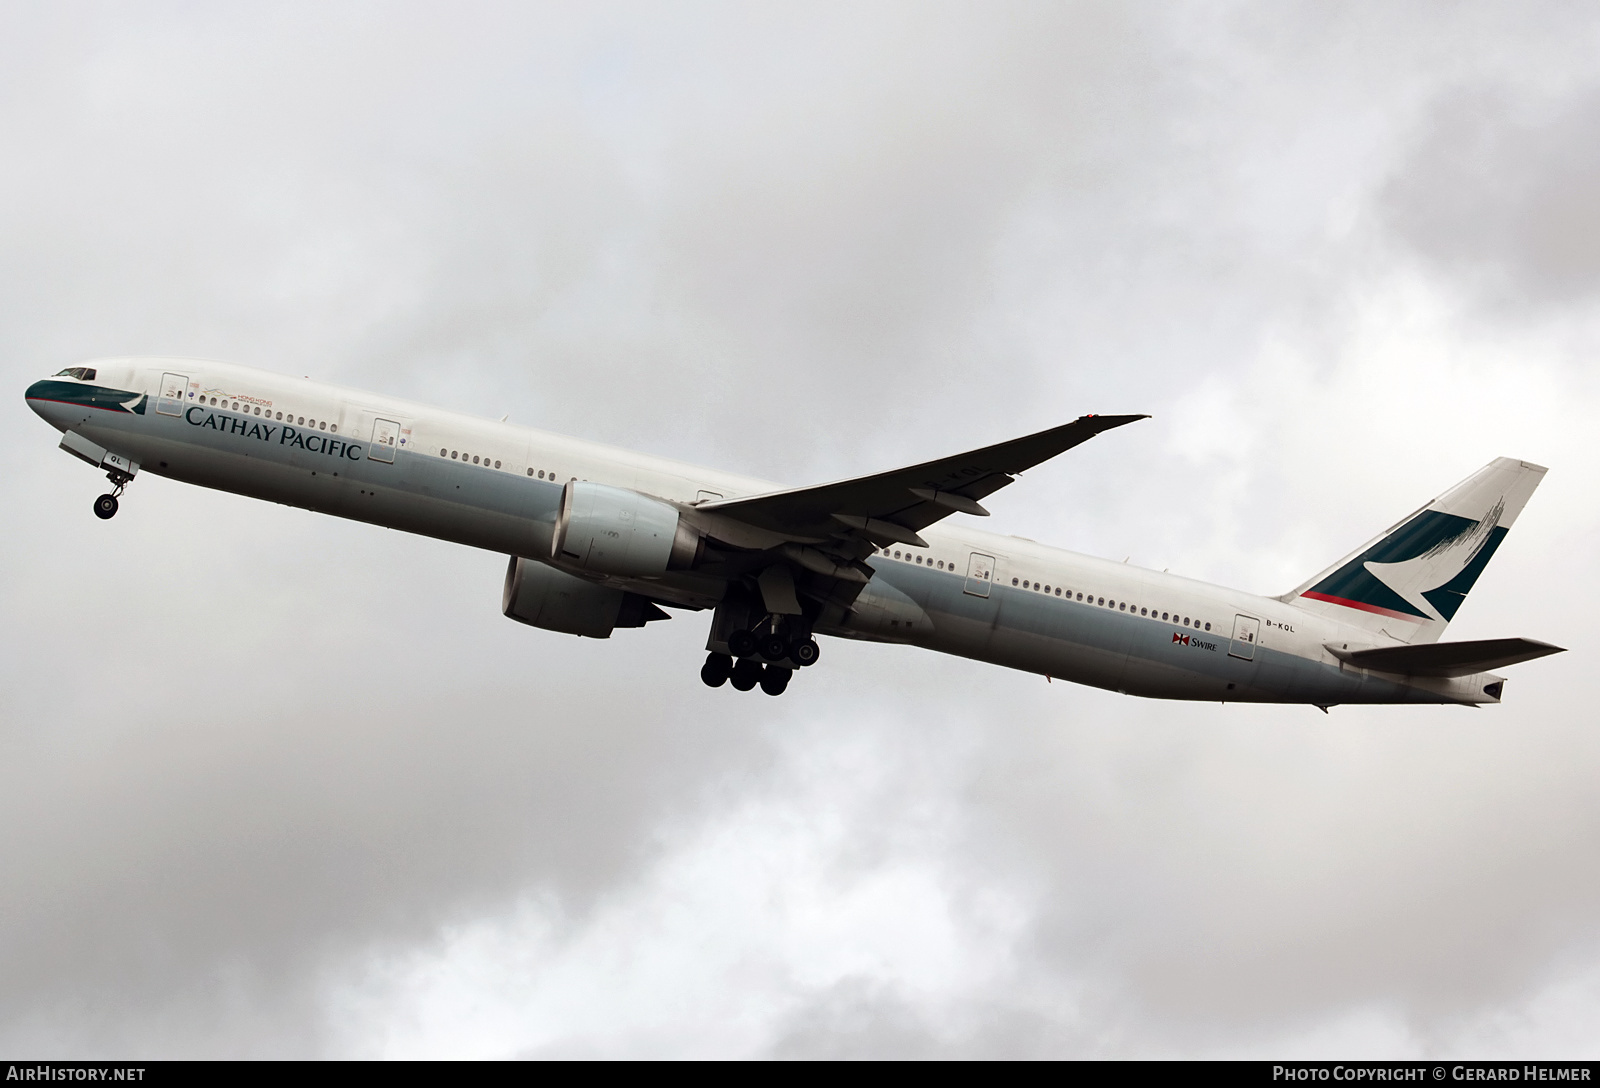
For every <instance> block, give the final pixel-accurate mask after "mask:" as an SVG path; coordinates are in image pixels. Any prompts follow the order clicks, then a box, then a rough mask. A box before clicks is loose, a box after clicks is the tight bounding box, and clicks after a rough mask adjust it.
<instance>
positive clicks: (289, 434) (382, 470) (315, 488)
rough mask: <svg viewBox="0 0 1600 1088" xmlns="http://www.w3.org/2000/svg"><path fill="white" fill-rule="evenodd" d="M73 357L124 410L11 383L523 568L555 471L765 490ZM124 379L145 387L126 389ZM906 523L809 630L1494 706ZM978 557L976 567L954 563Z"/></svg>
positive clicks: (633, 460)
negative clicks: (909, 533)
mask: <svg viewBox="0 0 1600 1088" xmlns="http://www.w3.org/2000/svg"><path fill="white" fill-rule="evenodd" d="M92 366H93V368H94V370H95V378H94V380H93V381H92V382H84V383H81V384H82V385H83V386H85V387H90V386H92V387H94V389H97V390H101V391H105V390H110V391H125V392H126V394H127V398H128V402H127V404H124V405H123V406H122V407H120V408H119V407H117V406H116V405H115V404H111V403H109V402H106V398H105V397H104V396H100V403H91V401H93V400H94V397H93V396H90V395H89V394H88V393H85V394H84V395H83V396H82V397H79V396H77V395H76V394H75V393H74V392H73V391H72V390H71V389H69V388H67V386H69V385H71V384H72V383H71V381H70V380H69V381H68V382H66V383H62V382H61V381H60V380H59V379H58V380H56V381H54V382H40V383H38V384H37V385H36V386H34V387H33V389H30V391H29V402H30V404H31V405H32V407H33V408H34V410H35V411H37V412H38V413H39V414H40V415H41V416H43V417H44V418H45V419H47V420H48V421H49V422H50V423H51V424H52V425H54V426H55V427H56V428H57V429H59V430H62V431H63V432H67V433H69V434H72V435H78V436H80V437H81V438H82V439H84V440H86V441H87V442H89V443H92V444H94V445H96V446H98V447H103V448H104V449H105V450H107V451H110V452H111V454H114V455H117V456H119V457H121V458H125V459H127V460H129V461H132V462H134V463H136V464H137V466H138V467H139V468H140V469H141V470H142V471H146V472H153V473H156V474H158V475H162V476H167V477H171V478H173V479H176V480H181V481H184V482H187V483H193V484H199V485H201V486H204V487H211V488H217V489H220V490H225V491H232V492H236V493H238V494H242V495H249V496H252V497H255V498H261V499H268V500H272V501H274V502H281V503H286V504H289V505H294V506H300V507H304V508H307V509H311V510H316V511H320V512H322V513H326V514H332V515H335V516H338V517H345V518H353V519H356V520H360V521H366V522H371V523H373V524H376V525H383V526H388V527H391V528H395V529H402V530H405V531H408V532H414V533H421V534H425V535H427V536H432V537H437V538H440V539H444V540H450V541H455V542H457V543H461V544H466V545H469V546H472V547H476V548H485V549H489V550H492V551H495V552H499V553H502V554H506V555H511V556H521V557H524V558H526V559H530V560H536V561H539V562H544V563H548V562H550V561H551V558H552V557H551V532H552V525H553V524H554V518H555V510H556V508H557V506H558V505H559V502H560V496H561V489H562V485H563V484H564V483H565V482H567V481H569V480H582V481H593V482H596V483H603V484H607V485H611V486H614V487H619V488H627V489H630V490H633V491H638V492H641V493H643V494H646V495H650V496H656V497H659V498H661V499H665V500H667V501H669V502H671V503H674V504H680V505H683V506H688V505H692V504H694V503H696V502H699V501H702V500H706V499H708V498H711V497H718V498H734V497H737V496H741V495H752V494H758V493H763V492H767V491H772V490H775V489H776V485H773V484H770V483H768V482H766V481H762V480H757V479H752V478H749V477H745V476H739V475H734V474H731V473H726V472H719V471H716V470H714V469H705V468H700V467H697V466H692V465H687V464H682V463H679V462H675V461H670V460H666V459H664V458H658V457H650V456H646V455H643V454H638V453H632V452H628V451H625V450H619V449H614V448H610V447H606V446H602V445H598V444H595V443H591V442H584V441H580V440H577V439H573V438H567V437H563V436H560V435H554V434H549V433H545V432H540V431H534V430H530V429H527V428H523V427H518V426H514V425H510V424H506V423H497V422H490V421H484V420H479V419H474V418H470V417H467V416H464V415H460V414H457V413H454V412H449V411H444V410H441V409H437V408H431V407H426V406H423V405H419V404H414V403H410V402H406V401H402V400H397V399H394V398H391V397H384V396H380V395H377V394H373V393H367V392H363V391H359V390H353V389H345V388H340V387H337V386H332V385H327V384H324V383H321V382H314V381H310V380H303V379H295V378H290V377H285V376H283V375H279V374H273V373H269V372H266V371H261V370H256V369H252V368H247V367H242V366H236V365H230V364H224V363H215V362H208V361H198V360H176V359H155V360H142V359H121V360H105V361H97V362H95V363H94V364H92ZM179 379H181V388H177V387H176V386H175V385H174V383H177V382H178V380H179ZM164 383H165V385H164ZM63 390H65V391H63ZM141 395H142V396H144V397H146V398H147V399H146V400H145V401H143V402H138V401H137V400H136V398H137V397H139V396H141ZM95 396H99V394H95ZM129 404H132V405H138V406H139V407H137V408H130V407H128V405H129ZM922 535H923V537H924V538H925V539H926V541H927V542H928V545H929V546H928V547H927V548H914V547H906V546H895V547H889V548H886V549H883V550H882V551H880V552H879V553H878V554H877V555H875V556H873V557H872V559H871V560H870V565H871V567H872V568H873V570H874V577H873V578H872V580H871V583H869V587H868V591H867V592H864V593H863V598H862V604H861V605H860V606H859V607H857V608H854V609H848V610H843V611H839V610H836V611H835V612H834V613H832V614H825V615H823V616H821V617H819V619H818V622H817V626H816V630H817V631H818V632H819V633H824V634H834V635H839V636H843V637H852V638H867V639H873V640H879V641H892V642H904V643H908V644H914V645H919V646H923V647H925V648H928V649H932V650H938V651H941V652H945V653H950V654H956V655H960V656H963V657H968V658H973V659H977V660H982V661H988V662H993V663H995V664H999V665H1004V666H1007V667H1010V668H1015V669H1022V670H1026V671H1029V672H1034V673H1039V674H1044V675H1048V676H1051V677H1053V678H1057V679H1064V680H1070V681H1076V682H1080V683H1085V684H1092V685H1094V686H1097V687H1102V688H1108V689H1111V690H1115V691H1123V692H1127V693H1130V694H1136V695H1143V696H1151V697H1157V698H1172V699H1206V700H1218V701H1229V702H1231V701H1236V700H1237V701H1265V702H1298V703H1314V704H1318V705H1328V704H1332V703H1349V702H1452V703H1484V702H1496V701H1498V699H1497V696H1495V695H1490V694H1488V693H1485V692H1484V691H1483V688H1484V687H1485V685H1486V677H1485V675H1482V674H1480V675H1478V676H1470V677H1458V678H1451V679H1420V678H1419V679H1412V680H1407V679H1405V678H1402V677H1397V676H1392V675H1384V674H1376V673H1368V672H1366V671H1364V670H1360V669H1353V668H1350V667H1348V666H1341V664H1340V662H1339V660H1338V659H1337V658H1335V657H1334V656H1333V655H1332V654H1331V653H1329V652H1328V650H1327V649H1326V648H1325V644H1328V643H1338V642H1341V641H1345V642H1347V643H1349V644H1350V645H1352V646H1372V645H1374V644H1375V640H1374V638H1373V635H1372V634H1371V632H1370V631H1368V630H1363V629H1358V628H1355V627H1348V626H1345V625H1343V624H1340V623H1338V622H1336V621H1333V620H1330V619H1329V618H1327V617H1325V616H1319V615H1316V614H1313V613H1311V612H1308V611H1306V610H1304V609H1301V608H1297V607H1295V606H1294V605H1293V604H1290V603H1286V602H1284V601H1281V600H1278V599H1274V598H1267V597H1260V596H1256V595H1254V594H1249V593H1244V592H1241V591H1238V590H1233V589H1227V588H1224V587H1220V586H1214V585H1208V584H1205V583H1202V582H1197V581H1193V580H1190V579H1187V578H1182V577H1178V576H1175V575H1170V574H1165V573H1158V572H1154V571H1149V570H1144V569H1141V568H1138V567H1134V566H1130V565H1127V564H1124V563H1113V562H1107V561H1104V560H1100V559H1095V558H1092V557H1089V556H1083V555H1077V554H1074V553H1072V552H1068V551H1064V550H1061V549H1058V548H1051V547H1047V546H1044V545H1041V544H1037V543H1034V542H1032V541H1029V540H1024V539H1022V538H1019V537H1014V536H1003V535H999V534H995V533H987V532H983V531H980V530H977V529H975V528H971V527H968V526H966V525H950V524H948V523H941V524H940V525H936V526H934V527H931V528H929V529H926V530H924V531H923V534H922ZM985 564H987V565H988V566H989V567H990V568H991V574H990V576H989V577H988V578H986V579H984V580H983V581H982V583H981V584H980V583H979V582H976V581H974V580H972V579H969V577H968V574H969V572H971V571H972V570H974V569H976V567H978V566H983V565H985ZM592 580H595V581H603V582H607V583H611V584H615V585H616V586H618V587H619V588H623V589H626V590H627V591H629V592H631V593H638V594H644V595H646V596H649V597H650V598H651V599H653V600H657V601H661V602H662V603H665V604H668V605H676V606H680V607H691V608H705V607H714V606H715V605H716V604H717V603H718V597H719V595H720V593H721V591H722V583H720V582H718V581H717V580H715V579H712V578H706V577H703V576H699V575H697V574H695V573H694V572H692V571H691V572H682V573H669V574H663V575H659V576H653V577H649V578H606V577H601V576H594V577H593V579H592ZM885 594H888V595H890V596H892V598H893V601H896V602H903V601H905V600H909V601H910V602H912V603H913V605H914V608H912V609H911V613H915V612H916V611H917V610H920V616H919V618H918V619H919V621H918V622H914V623H908V624H907V625H906V626H904V627H902V626H901V625H900V621H899V619H896V618H894V617H896V616H904V615H906V614H910V613H906V612H904V611H903V610H902V612H900V613H896V612H895V608H894V607H893V606H891V605H885V606H884V607H883V608H881V609H878V610H877V611H876V612H874V607H875V606H874V605H873V602H874V601H875V600H879V599H880V598H882V599H884V600H887V599H888V598H885V597H883V595H885ZM1236 633H1238V634H1239V635H1240V638H1239V639H1237V640H1236V639H1235V637H1234V636H1235V634H1236ZM1246 635H1248V638H1247V637H1246ZM1493 679H1496V678H1493V677H1488V678H1487V680H1493ZM1495 690H1496V692H1497V691H1498V689H1495Z"/></svg>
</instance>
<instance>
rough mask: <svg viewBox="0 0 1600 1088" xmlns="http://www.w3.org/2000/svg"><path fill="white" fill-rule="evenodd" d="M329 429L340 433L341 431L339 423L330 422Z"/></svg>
mask: <svg viewBox="0 0 1600 1088" xmlns="http://www.w3.org/2000/svg"><path fill="white" fill-rule="evenodd" d="M328 430H330V431H332V432H333V433H334V434H338V433H339V425H338V424H337V423H330V424H328Z"/></svg>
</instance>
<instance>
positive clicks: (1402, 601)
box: [1280, 457, 1545, 643]
mask: <svg viewBox="0 0 1600 1088" xmlns="http://www.w3.org/2000/svg"><path fill="white" fill-rule="evenodd" d="M1544 473H1545V470H1544V469H1543V468H1542V467H1540V466H1539V465H1530V464H1529V463H1528V462H1526V461H1516V460H1513V459H1511V458H1509V457H1500V458H1497V459H1496V460H1494V461H1492V462H1490V463H1489V464H1488V465H1485V466H1484V467H1483V468H1481V469H1479V470H1478V471H1477V472H1475V473H1473V474H1472V475H1471V476H1469V477H1467V478H1466V479H1465V480H1463V481H1461V482H1460V483H1459V484H1457V485H1456V486H1455V487H1452V488H1451V489H1450V490H1449V491H1446V492H1445V493H1444V494H1443V495H1440V496H1439V497H1438V498H1437V499H1434V500H1433V501H1432V502H1430V503H1429V504H1428V505H1427V506H1425V507H1423V508H1422V509H1421V510H1418V511H1417V512H1416V513H1414V514H1412V515H1411V516H1410V517H1407V518H1405V519H1404V520H1402V521H1401V522H1400V523H1399V524H1398V525H1395V526H1394V527H1393V528H1391V529H1389V530H1388V531H1387V532H1385V533H1384V534H1383V535H1382V536H1380V537H1378V538H1377V539H1376V540H1374V541H1372V542H1371V543H1370V544H1368V545H1367V546H1366V547H1364V548H1362V549H1360V550H1359V551H1357V552H1355V553H1354V554H1353V555H1350V556H1347V557H1346V558H1344V559H1342V560H1340V561H1339V562H1338V563H1336V564H1334V565H1333V566H1331V567H1329V568H1328V569H1327V570H1325V571H1323V572H1322V573H1321V574H1319V575H1317V576H1316V577H1315V578H1313V579H1311V580H1310V581H1308V582H1306V583H1305V584H1304V585H1302V586H1300V587H1299V588H1298V589H1295V590H1294V591H1293V592H1291V593H1286V594H1284V595H1283V597H1281V598H1280V600H1283V601H1287V602H1289V603H1290V604H1293V605H1296V606H1297V607H1300V608H1304V609H1305V610H1307V611H1308V612H1315V613H1318V614H1319V615H1324V616H1328V617H1329V618H1331V619H1336V620H1339V621H1340V622H1342V623H1349V624H1353V625H1355V626H1357V627H1365V628H1367V629H1369V630H1371V631H1373V632H1374V633H1383V634H1388V635H1390V636H1392V637H1394V638H1397V639H1399V640H1400V641H1402V642H1412V643H1423V642H1436V641H1438V638H1439V636H1440V635H1441V634H1443V633H1444V629H1445V627H1446V626H1448V625H1449V623H1450V621H1451V620H1452V619H1454V618H1455V615H1456V610H1457V609H1458V608H1460V607H1461V602H1462V601H1463V600H1465V599H1466V596H1467V593H1468V591H1469V590H1471V589H1472V586H1473V584H1474V583H1475V582H1477V580H1478V575H1480V574H1482V573H1483V568H1484V567H1486V566H1488V564H1489V560H1490V559H1491V558H1492V557H1493V556H1494V552H1495V549H1496V548H1498V547H1499V546H1500V541H1502V540H1504V539H1505V535H1506V532H1507V531H1508V530H1510V528H1511V525H1512V523H1513V522H1514V521H1516V519H1517V515H1518V514H1519V513H1521V512H1522V508H1523V506H1525V505H1526V504H1527V502H1528V498H1529V497H1530V496H1531V495H1532V494H1533V489H1534V488H1536V487H1538V486H1539V481H1540V480H1541V479H1543V478H1544Z"/></svg>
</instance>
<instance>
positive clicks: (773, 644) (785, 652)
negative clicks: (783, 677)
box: [756, 635, 789, 661]
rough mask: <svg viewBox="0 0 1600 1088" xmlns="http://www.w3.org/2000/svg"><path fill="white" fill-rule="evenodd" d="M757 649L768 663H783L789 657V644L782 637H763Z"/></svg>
mask: <svg viewBox="0 0 1600 1088" xmlns="http://www.w3.org/2000/svg"><path fill="white" fill-rule="evenodd" d="M756 647H757V649H759V650H760V651H761V656H762V657H764V658H766V659H767V660H768V661H782V660H783V659H784V658H786V657H788V656H789V644H788V643H787V642H785V641H784V640H783V636H782V635H762V636H761V639H760V641H758V642H757V643H756Z"/></svg>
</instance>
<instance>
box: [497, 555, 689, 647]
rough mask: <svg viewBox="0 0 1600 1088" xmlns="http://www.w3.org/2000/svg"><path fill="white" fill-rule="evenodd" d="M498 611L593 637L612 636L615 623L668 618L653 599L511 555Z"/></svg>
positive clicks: (638, 624)
mask: <svg viewBox="0 0 1600 1088" xmlns="http://www.w3.org/2000/svg"><path fill="white" fill-rule="evenodd" d="M500 610H501V611H502V612H504V613H505V614H506V616H508V617H509V618H511V619H514V620H516V621H517V622H518V623H526V624H529V625H530V626H533V627H543V628H544V629H545V630H546V631H561V632H563V633H565V634H569V635H585V636H587V637H589V638H610V637H611V632H612V630H613V629H614V628H617V627H643V626H644V625H645V624H647V623H649V622H650V621H651V620H665V619H670V618H671V617H670V616H668V615H667V614H666V613H665V612H663V611H661V609H659V608H657V607H656V606H655V605H654V604H653V603H652V602H651V601H650V600H648V599H647V598H645V597H641V596H639V595H638V594H637V593H625V592H623V591H622V590H620V589H612V588H611V587H610V586H597V585H595V584H594V583H593V582H585V581H584V580H583V579H582V578H579V577H577V576H576V575H572V574H568V573H567V572H566V571H561V570H556V569H555V568H554V567H551V566H547V565H546V564H544V563H536V562H534V561H532V560H530V559H521V558H518V557H517V556H512V557H511V565H510V566H509V567H507V568H506V586H505V592H504V593H503V594H502V595H501V598H500Z"/></svg>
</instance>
